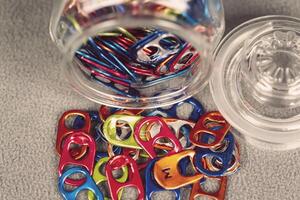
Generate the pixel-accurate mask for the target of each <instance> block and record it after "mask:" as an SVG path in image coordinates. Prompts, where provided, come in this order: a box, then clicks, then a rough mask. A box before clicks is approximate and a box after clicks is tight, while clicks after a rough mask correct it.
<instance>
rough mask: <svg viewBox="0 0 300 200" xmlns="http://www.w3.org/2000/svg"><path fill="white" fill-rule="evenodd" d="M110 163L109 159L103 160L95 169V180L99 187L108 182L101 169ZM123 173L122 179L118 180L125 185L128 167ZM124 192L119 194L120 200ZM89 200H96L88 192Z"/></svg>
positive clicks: (124, 168)
mask: <svg viewBox="0 0 300 200" xmlns="http://www.w3.org/2000/svg"><path fill="white" fill-rule="evenodd" d="M108 161H109V157H104V158H101V159H100V160H99V161H98V162H97V163H96V165H95V167H94V172H93V179H94V181H95V183H96V184H97V185H99V184H100V183H102V182H105V181H107V178H106V175H105V174H102V173H101V171H100V170H101V169H100V168H101V166H103V165H105V164H106V163H107V162H108ZM122 172H123V174H122V176H121V177H120V178H118V179H117V180H118V181H119V182H121V183H124V182H125V181H126V180H127V178H128V169H127V167H123V168H122ZM122 192H123V191H122V190H121V191H120V193H119V194H118V199H121V196H122ZM88 199H89V200H95V198H94V194H93V193H92V192H90V191H89V192H88ZM104 199H105V200H107V199H108V198H106V197H104Z"/></svg>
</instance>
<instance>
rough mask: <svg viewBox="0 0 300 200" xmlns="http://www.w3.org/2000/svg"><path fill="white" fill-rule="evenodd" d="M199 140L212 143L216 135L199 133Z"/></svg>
mask: <svg viewBox="0 0 300 200" xmlns="http://www.w3.org/2000/svg"><path fill="white" fill-rule="evenodd" d="M197 137H198V140H197V141H198V142H201V143H204V144H212V143H214V142H215V141H216V137H215V136H214V135H212V134H209V133H198V136H197Z"/></svg>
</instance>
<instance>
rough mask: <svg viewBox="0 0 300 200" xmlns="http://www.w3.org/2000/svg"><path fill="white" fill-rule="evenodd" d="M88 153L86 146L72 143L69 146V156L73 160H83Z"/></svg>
mask: <svg viewBox="0 0 300 200" xmlns="http://www.w3.org/2000/svg"><path fill="white" fill-rule="evenodd" d="M88 153H89V147H88V146H87V145H81V144H76V143H72V144H71V145H70V149H69V154H70V155H71V157H72V158H73V159H74V160H83V159H84V158H85V157H86V156H87V155H88Z"/></svg>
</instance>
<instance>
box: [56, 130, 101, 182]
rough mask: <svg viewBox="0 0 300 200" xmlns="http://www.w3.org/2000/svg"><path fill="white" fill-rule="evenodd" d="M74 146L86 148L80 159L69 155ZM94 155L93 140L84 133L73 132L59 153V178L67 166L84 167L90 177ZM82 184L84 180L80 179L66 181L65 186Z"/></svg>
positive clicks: (94, 146) (94, 145)
mask: <svg viewBox="0 0 300 200" xmlns="http://www.w3.org/2000/svg"><path fill="white" fill-rule="evenodd" d="M74 144H76V145H81V146H86V147H87V151H86V152H85V155H84V156H83V157H82V158H81V159H76V158H74V156H73V155H72V153H71V152H72V151H71V150H72V149H71V146H72V145H74ZM95 154H96V144H95V141H94V139H93V138H92V137H91V136H89V135H88V134H86V133H84V132H74V133H72V134H70V135H69V136H68V137H67V138H66V140H65V144H64V145H63V149H62V152H61V157H60V161H59V166H58V173H59V176H61V175H62V173H63V170H64V169H65V167H67V166H68V165H75V166H81V167H84V168H85V169H86V170H87V171H88V172H89V173H90V175H92V174H93V168H94V160H95V159H94V158H95ZM84 182H85V179H80V180H73V179H66V184H68V185H72V186H79V185H82V184H83V183H84Z"/></svg>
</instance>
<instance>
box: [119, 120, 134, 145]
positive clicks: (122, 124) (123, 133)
mask: <svg viewBox="0 0 300 200" xmlns="http://www.w3.org/2000/svg"><path fill="white" fill-rule="evenodd" d="M116 127H117V139H119V140H127V139H128V138H129V137H130V136H131V134H132V130H131V127H130V126H129V124H128V122H127V121H124V120H118V121H117V122H116Z"/></svg>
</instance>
